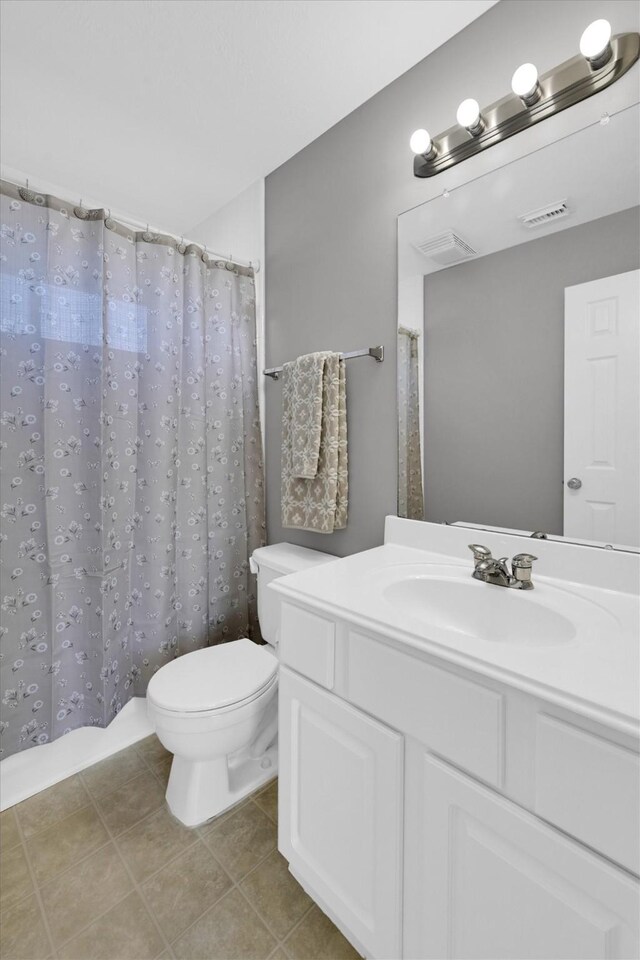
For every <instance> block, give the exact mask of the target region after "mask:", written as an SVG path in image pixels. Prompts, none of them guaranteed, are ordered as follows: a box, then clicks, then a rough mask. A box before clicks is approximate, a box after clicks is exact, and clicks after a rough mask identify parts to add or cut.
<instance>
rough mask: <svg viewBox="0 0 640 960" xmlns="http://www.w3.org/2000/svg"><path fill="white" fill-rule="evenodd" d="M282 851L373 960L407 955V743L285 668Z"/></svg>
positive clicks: (282, 690)
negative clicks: (404, 860)
mask: <svg viewBox="0 0 640 960" xmlns="http://www.w3.org/2000/svg"><path fill="white" fill-rule="evenodd" d="M279 699H280V707H279V710H280V720H279V723H280V758H279V765H280V771H279V775H280V783H279V797H280V799H279V814H278V846H279V848H280V851H281V853H282V854H283V855H284V856H285V857H286V858H287V860H288V861H289V863H290V865H291V869H292V870H293V872H294V873H295V874H296V876H297V877H299V879H300V880H301V882H302V883H303V885H305V886H306V887H307V888H308V889H309V891H310V892H311V893H312V894H314V895H315V896H316V897H317V898H318V900H319V902H320V905H321V906H325V907H326V908H327V912H328V913H329V914H330V915H331V916H332V918H333V919H335V920H336V921H337V923H338V925H339V926H340V927H341V929H342V930H343V932H344V933H345V934H346V935H347V936H349V935H351V938H352V939H353V941H354V943H355V945H356V946H358V947H360V949H364V951H365V953H366V955H367V956H368V957H380V958H391V957H393V958H398V957H401V956H402V954H401V894H402V883H401V877H402V867H401V857H402V802H403V801H402V795H403V784H402V775H403V740H402V737H401V736H400V734H398V733H396V732H395V731H393V730H390V729H389V728H388V727H385V726H383V725H382V724H381V723H378V722H376V721H375V720H372V719H371V718H370V717H368V716H366V714H364V713H361V712H360V711H359V710H356V709H354V708H353V707H351V706H349V705H348V704H347V703H345V702H344V701H342V700H339V699H338V698H337V697H335V696H333V695H332V694H329V693H326V692H325V691H324V690H321V689H319V688H318V687H316V686H315V685H314V684H312V683H309V682H308V681H306V680H303V679H302V678H301V677H299V676H297V675H296V674H294V673H291V671H289V670H287V669H286V667H282V668H281V671H280V689H279Z"/></svg>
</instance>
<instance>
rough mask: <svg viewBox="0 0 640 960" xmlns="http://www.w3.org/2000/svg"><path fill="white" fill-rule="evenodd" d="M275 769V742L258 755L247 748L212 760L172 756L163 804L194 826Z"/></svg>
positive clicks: (239, 797) (270, 776) (237, 799)
mask: <svg viewBox="0 0 640 960" xmlns="http://www.w3.org/2000/svg"><path fill="white" fill-rule="evenodd" d="M277 773H278V745H277V743H275V744H274V745H272V746H271V747H269V748H268V749H267V750H265V752H264V753H262V754H261V755H260V756H259V757H252V756H251V753H250V750H249V749H245V750H240V751H238V753H236V754H233V755H232V756H230V757H224V756H223V757H216V758H215V759H213V760H200V761H198V760H186V759H185V758H184V757H178V756H174V758H173V762H172V764H171V773H170V775H169V785H168V787H167V794H166V799H167V804H168V806H169V810H170V811H171V813H172V814H173V816H174V817H175V818H176V820H179V821H180V822H181V823H183V824H184V825H185V826H186V827H198V826H200V825H201V824H203V823H206V822H207V821H208V820H212V819H213V818H214V817H217V816H218V815H219V814H221V813H224V811H225V810H228V809H229V807H233V806H234V805H235V804H236V803H239V802H240V800H242V799H243V798H244V797H246V796H248V794H250V793H253V791H254V790H257V789H258V788H259V787H261V786H262V784H264V783H267V782H268V781H269V780H272V779H273V778H274V777H275V776H276V774H277Z"/></svg>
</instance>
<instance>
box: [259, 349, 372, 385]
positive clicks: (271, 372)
mask: <svg viewBox="0 0 640 960" xmlns="http://www.w3.org/2000/svg"><path fill="white" fill-rule="evenodd" d="M340 357H341V358H342V359H343V360H353V359H355V357H372V359H373V360H376V361H377V362H378V363H382V362H383V361H384V347H364V349H363V350H351V352H350V353H341V354H340ZM262 372H263V374H264V375H265V377H271V379H272V380H279V379H280V374H281V373H282V367H269V369H268V370H263V371H262Z"/></svg>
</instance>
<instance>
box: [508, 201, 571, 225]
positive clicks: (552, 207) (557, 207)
mask: <svg viewBox="0 0 640 960" xmlns="http://www.w3.org/2000/svg"><path fill="white" fill-rule="evenodd" d="M568 214H569V207H568V206H567V201H566V200H558V201H557V202H556V203H550V204H549V205H548V206H546V207H540V209H539V210H531V212H530V213H523V214H521V215H520V216H519V217H518V220H519V221H520V223H521V224H522V225H523V226H524V227H529V229H532V228H533V227H543V226H544V225H545V223H551V221H552V220H561V219H562V218H563V217H566V216H568Z"/></svg>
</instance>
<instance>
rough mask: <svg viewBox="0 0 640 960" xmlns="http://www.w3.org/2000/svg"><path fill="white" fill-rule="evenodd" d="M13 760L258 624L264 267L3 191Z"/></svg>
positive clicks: (7, 627) (6, 640) (105, 718)
mask: <svg viewBox="0 0 640 960" xmlns="http://www.w3.org/2000/svg"><path fill="white" fill-rule="evenodd" d="M0 199H1V205H2V207H1V209H2V219H1V244H2V247H1V256H2V260H1V267H2V271H1V273H2V276H1V306H2V314H1V328H0V349H1V379H2V386H1V399H0V414H1V453H2V470H1V475H0V480H1V487H2V489H1V493H0V504H1V537H2V543H1V547H2V564H1V567H0V571H1V584H0V599H1V610H2V624H1V631H2V635H1V644H2V653H3V656H2V661H1V673H2V676H1V691H2V717H1V719H0V724H1V726H0V730H1V733H2V736H1V738H0V744H1V746H2V753H1V756H2V757H6V756H8V755H10V754H12V753H14V752H16V751H18V750H22V749H24V748H26V747H30V746H32V745H35V744H40V743H45V742H47V741H49V740H53V739H55V738H56V737H58V736H60V735H61V734H64V733H66V732H68V731H70V730H73V729H74V728H76V727H79V726H85V725H94V726H98V727H102V726H105V725H106V724H108V723H109V721H110V720H111V719H112V718H113V717H114V716H115V715H116V714H117V713H118V711H119V710H120V709H121V708H122V707H123V705H124V704H125V703H126V702H127V700H129V698H130V697H132V696H141V695H144V693H145V690H146V686H147V682H148V680H149V678H150V677H151V676H152V674H153V673H154V672H155V671H156V670H157V669H158V668H159V667H161V666H162V665H163V664H165V663H167V662H168V661H169V660H171V659H172V658H174V657H176V656H178V655H179V654H183V653H186V652H188V651H189V650H194V649H196V648H198V647H203V646H206V645H208V644H213V643H218V642H221V641H226V640H233V639H236V638H238V637H240V636H243V635H247V632H249V633H250V632H251V629H252V627H253V625H254V624H255V589H254V585H253V583H252V581H251V579H250V575H249V563H248V560H249V556H250V554H251V551H252V550H253V549H254V548H255V547H257V546H259V545H260V544H261V543H262V542H263V535H264V496H263V472H262V450H261V435H260V424H259V416H258V402H257V381H256V377H257V373H256V347H255V295H254V282H253V274H252V272H251V271H250V270H243V269H240V268H237V267H233V266H232V265H231V264H228V263H224V262H219V261H218V262H206V261H207V258H206V254H205V255H204V257H203V255H202V251H201V250H200V248H199V247H196V246H195V245H192V246H189V247H187V248H185V247H184V246H183V245H181V244H178V245H177V244H176V243H175V242H174V241H173V240H172V239H171V238H169V237H163V236H154V235H152V234H149V233H148V232H145V233H143V234H136V233H134V232H133V231H131V230H129V229H128V228H126V227H124V226H123V225H121V224H119V223H116V222H114V221H113V220H111V218H110V217H109V216H106V217H105V213H104V211H101V210H92V211H87V210H84V209H82V208H80V209H78V208H73V207H72V206H66V205H65V204H64V203H62V202H60V201H56V200H55V199H53V198H50V197H45V196H41V195H37V194H28V193H27V192H26V191H24V190H17V189H16V188H15V187H13V186H12V185H9V184H5V183H3V184H2V185H1V197H0Z"/></svg>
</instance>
